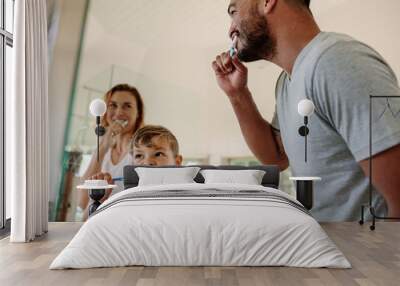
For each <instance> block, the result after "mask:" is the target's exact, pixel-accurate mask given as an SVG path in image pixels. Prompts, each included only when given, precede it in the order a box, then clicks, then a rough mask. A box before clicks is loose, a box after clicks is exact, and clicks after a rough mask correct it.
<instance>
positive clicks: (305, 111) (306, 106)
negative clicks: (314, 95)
mask: <svg viewBox="0 0 400 286" xmlns="http://www.w3.org/2000/svg"><path fill="white" fill-rule="evenodd" d="M314 109H315V106H314V103H313V102H312V101H311V100H309V99H303V100H301V101H300V102H299V104H298V105H297V112H298V113H299V114H300V115H301V116H303V117H304V125H303V126H301V127H300V128H299V134H300V136H303V137H304V141H305V144H304V160H305V162H307V136H308V134H309V133H310V130H309V129H308V127H307V125H308V118H309V117H310V116H311V115H312V114H313V113H314Z"/></svg>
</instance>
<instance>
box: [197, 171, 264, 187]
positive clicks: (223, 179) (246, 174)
mask: <svg viewBox="0 0 400 286" xmlns="http://www.w3.org/2000/svg"><path fill="white" fill-rule="evenodd" d="M200 173H201V174H202V175H203V177H204V181H205V182H204V183H206V184H212V183H225V184H246V185H261V182H262V179H263V177H264V175H265V171H262V170H202V171H200Z"/></svg>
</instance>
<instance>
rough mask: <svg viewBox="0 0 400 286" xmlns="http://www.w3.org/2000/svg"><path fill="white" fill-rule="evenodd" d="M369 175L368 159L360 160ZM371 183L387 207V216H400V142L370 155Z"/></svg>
mask: <svg viewBox="0 0 400 286" xmlns="http://www.w3.org/2000/svg"><path fill="white" fill-rule="evenodd" d="M360 165H361V168H362V169H363V171H364V173H365V174H366V175H367V176H368V175H369V160H363V161H361V162H360ZM372 166H373V170H372V175H373V177H372V183H373V185H374V186H375V187H376V189H377V190H378V191H379V192H380V193H381V194H382V195H383V197H384V198H385V200H386V203H387V204H388V207H389V217H400V144H399V145H397V146H395V147H392V148H390V149H388V150H386V151H384V152H381V153H379V154H377V155H375V156H373V157H372Z"/></svg>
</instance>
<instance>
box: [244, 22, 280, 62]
mask: <svg viewBox="0 0 400 286" xmlns="http://www.w3.org/2000/svg"><path fill="white" fill-rule="evenodd" d="M240 36H241V37H242V39H243V41H242V45H243V47H242V48H241V49H240V50H239V51H238V58H239V59H240V60H241V61H243V62H253V61H258V60H261V59H267V60H270V59H272V58H273V56H274V55H275V47H276V43H275V40H274V38H273V37H272V35H271V31H270V29H269V26H268V22H267V21H266V19H264V18H263V17H262V16H259V15H253V16H252V17H251V18H250V19H248V20H244V21H243V22H242V25H241V31H240V35H239V37H240Z"/></svg>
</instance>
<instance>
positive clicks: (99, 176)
mask: <svg viewBox="0 0 400 286" xmlns="http://www.w3.org/2000/svg"><path fill="white" fill-rule="evenodd" d="M90 180H106V181H107V183H108V184H110V185H113V184H114V181H113V179H112V177H111V174H110V173H97V174H94V175H93V176H91V177H90ZM111 192H112V189H106V193H105V195H104V197H103V198H102V199H101V200H100V202H101V203H103V202H104V201H105V200H106V199H108V198H109V196H110V195H111Z"/></svg>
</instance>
